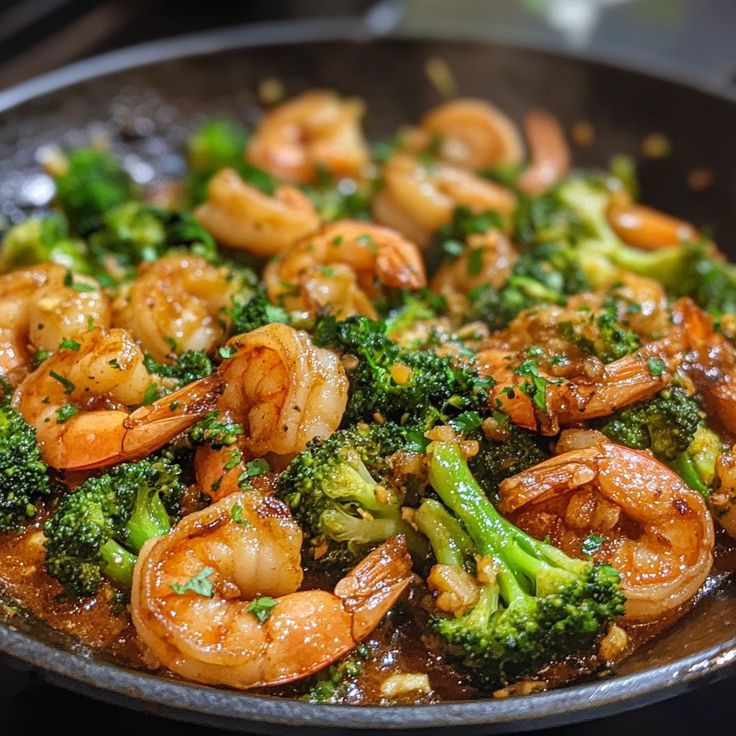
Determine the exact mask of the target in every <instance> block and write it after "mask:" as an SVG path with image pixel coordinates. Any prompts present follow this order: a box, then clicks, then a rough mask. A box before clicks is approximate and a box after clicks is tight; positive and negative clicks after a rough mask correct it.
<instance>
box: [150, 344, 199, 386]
mask: <svg viewBox="0 0 736 736" xmlns="http://www.w3.org/2000/svg"><path fill="white" fill-rule="evenodd" d="M143 364H144V365H145V366H146V370H147V371H148V372H149V373H152V374H154V375H157V376H161V377H162V378H173V379H175V380H176V386H175V387H174V388H173V389H172V391H173V390H176V389H178V388H181V387H182V386H186V385H187V384H188V383H192V382H193V381H198V380H199V379H200V378H205V377H206V376H209V375H210V373H212V371H213V370H214V366H213V365H212V361H211V360H210V359H209V358H208V357H207V353H205V352H204V351H202V350H186V351H185V352H183V353H182V354H181V355H177V356H176V357H175V358H174V362H173V363H159V362H157V361H156V360H154V358H153V356H152V355H150V354H149V353H146V355H145V357H144V359H143Z"/></svg>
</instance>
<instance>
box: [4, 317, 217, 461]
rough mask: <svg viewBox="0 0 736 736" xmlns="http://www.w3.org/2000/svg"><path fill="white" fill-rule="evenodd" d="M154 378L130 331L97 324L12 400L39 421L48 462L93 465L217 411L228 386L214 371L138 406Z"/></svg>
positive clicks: (144, 449) (146, 446) (134, 454)
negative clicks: (223, 387)
mask: <svg viewBox="0 0 736 736" xmlns="http://www.w3.org/2000/svg"><path fill="white" fill-rule="evenodd" d="M155 381H156V377H155V376H151V375H149V373H148V371H147V370H146V369H145V367H144V365H143V353H142V352H141V350H140V348H139V347H138V346H137V345H136V344H135V342H134V341H133V339H132V338H131V337H130V336H129V335H128V334H127V333H126V332H125V331H124V330H119V329H113V330H110V331H107V330H103V329H96V330H93V331H91V332H88V333H86V334H85V335H83V336H81V337H80V338H79V348H78V349H73V348H64V349H60V350H58V351H57V352H56V353H54V354H53V355H52V356H51V357H50V358H47V359H46V360H45V361H44V362H43V363H41V365H40V366H39V367H38V368H37V369H36V370H35V371H34V372H33V373H31V374H30V375H28V376H27V377H26V378H25V380H24V381H23V382H22V383H21V384H20V386H19V387H18V389H17V390H16V392H15V394H14V396H13V406H14V407H15V408H16V409H17V410H18V411H19V412H20V413H21V414H22V415H23V417H24V419H25V420H26V421H27V422H28V423H29V424H31V425H33V426H34V427H35V428H36V437H37V439H38V443H39V445H40V447H41V450H42V453H43V458H44V461H45V462H47V463H48V464H49V465H51V466H52V467H54V468H59V469H63V470H86V469H89V468H97V467H102V466H105V465H112V464H114V463H118V462H122V461H124V460H138V459H140V458H142V457H145V456H146V455H149V454H150V453H152V452H154V451H155V450H158V449H159V448H160V447H163V445H165V444H166V443H167V442H169V441H171V440H172V439H173V438H174V437H175V436H176V435H177V434H179V433H180V432H183V431H184V430H186V429H188V428H189V427H191V426H192V424H194V423H195V422H196V421H197V420H198V419H200V418H201V417H202V416H203V415H204V414H205V413H206V412H208V411H210V410H212V409H213V408H214V405H215V402H216V400H217V397H218V396H219V393H220V391H221V388H222V386H221V383H220V378H219V376H217V375H214V376H209V377H208V378H204V379H202V380H200V381H196V382H194V383H192V384H189V385H188V386H185V387H184V388H182V389H180V390H179V391H176V392H174V393H172V394H169V395H168V396H165V397H164V398H162V399H159V400H158V401H154V402H152V403H151V404H149V405H147V406H141V407H140V408H139V409H137V410H135V411H133V412H132V413H131V412H130V411H129V410H128V407H130V406H135V405H139V404H142V403H143V401H144V398H145V396H146V391H147V390H150V389H151V386H152V384H153V383H154V382H155ZM154 388H155V387H154Z"/></svg>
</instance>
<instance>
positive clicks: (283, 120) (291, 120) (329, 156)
mask: <svg viewBox="0 0 736 736" xmlns="http://www.w3.org/2000/svg"><path fill="white" fill-rule="evenodd" d="M364 109H365V106H364V105H363V102H362V101H361V100H359V99H355V98H351V99H341V98H340V97H339V96H338V95H337V94H335V93H334V92H331V91H330V90H313V91H311V92H305V93H304V94H302V95H299V96H298V97H295V98H294V99H292V100H289V101H288V102H284V103H283V104H281V105H279V106H278V107H276V108H275V109H273V110H271V112H269V113H268V114H267V115H266V116H265V117H264V118H263V120H262V121H261V123H260V125H259V126H258V128H257V130H256V132H255V134H254V135H253V136H252V137H251V139H250V141H249V142H248V149H247V158H248V160H249V161H250V162H251V163H254V164H255V165H256V166H260V167H261V168H262V169H265V170H266V171H268V172H270V173H271V174H273V175H274V176H276V177H278V178H279V179H283V180H284V181H289V182H293V183H295V184H308V183H309V182H310V181H312V180H313V179H314V178H315V176H316V174H317V171H318V169H319V168H324V169H327V171H329V172H331V173H332V174H334V175H336V176H349V177H353V178H355V177H358V176H360V175H361V173H362V171H363V169H364V168H365V166H366V164H367V163H368V148H367V146H366V143H365V140H364V139H363V132H362V130H361V128H360V120H361V118H362V117H363V112H364Z"/></svg>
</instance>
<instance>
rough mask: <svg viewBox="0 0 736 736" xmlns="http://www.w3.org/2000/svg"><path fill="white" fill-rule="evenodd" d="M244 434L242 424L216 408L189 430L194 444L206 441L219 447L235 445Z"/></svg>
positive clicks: (212, 445) (214, 446) (190, 438)
mask: <svg viewBox="0 0 736 736" xmlns="http://www.w3.org/2000/svg"><path fill="white" fill-rule="evenodd" d="M242 434H243V425H242V424H238V423H236V422H233V421H231V420H229V419H227V418H223V417H222V416H221V415H220V412H219V411H217V409H215V410H214V411H211V412H210V413H209V414H207V416H205V418H204V419H200V420H199V421H198V422H197V423H196V424H195V425H194V426H193V427H192V428H191V429H190V430H189V440H190V442H191V443H192V444H193V445H202V444H205V443H206V444H208V445H210V446H211V447H213V448H215V449H217V448H219V447H230V446H231V445H234V444H235V443H236V442H237V441H238V438H239V437H240V435H242Z"/></svg>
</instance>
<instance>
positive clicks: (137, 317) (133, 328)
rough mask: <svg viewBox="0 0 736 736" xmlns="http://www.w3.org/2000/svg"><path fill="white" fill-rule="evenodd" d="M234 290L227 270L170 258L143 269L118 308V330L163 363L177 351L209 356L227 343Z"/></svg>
mask: <svg viewBox="0 0 736 736" xmlns="http://www.w3.org/2000/svg"><path fill="white" fill-rule="evenodd" d="M232 290H233V287H232V284H231V282H230V279H229V278H228V271H227V269H226V268H218V267H217V266H213V265H212V264H210V263H208V262H207V261H206V260H205V259H204V258H200V257H199V256H193V255H190V254H187V255H181V254H176V255H170V256H165V257H163V258H159V259H158V260H156V261H152V262H147V263H142V264H141V265H140V266H139V267H138V272H137V273H136V277H135V279H134V280H133V282H132V283H131V284H130V285H129V286H128V287H127V288H125V289H124V290H123V291H122V293H121V295H120V296H119V297H118V299H117V300H116V301H115V302H114V304H113V324H114V325H115V326H116V327H122V328H124V329H126V330H128V332H130V334H132V335H133V337H135V338H136V339H137V340H138V341H139V342H140V344H141V346H142V347H143V349H144V351H145V352H148V353H151V355H153V357H154V358H155V359H156V360H158V361H162V360H165V359H166V357H167V356H169V355H171V353H172V348H173V351H174V352H183V351H185V350H203V351H205V352H209V351H210V350H212V349H213V348H214V347H215V346H216V345H217V344H218V343H220V342H221V341H222V339H223V337H224V330H223V327H222V319H221V312H222V310H223V308H224V307H226V306H227V305H228V304H229V303H230V297H231V293H232ZM172 341H173V343H174V345H173V346H172Z"/></svg>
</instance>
